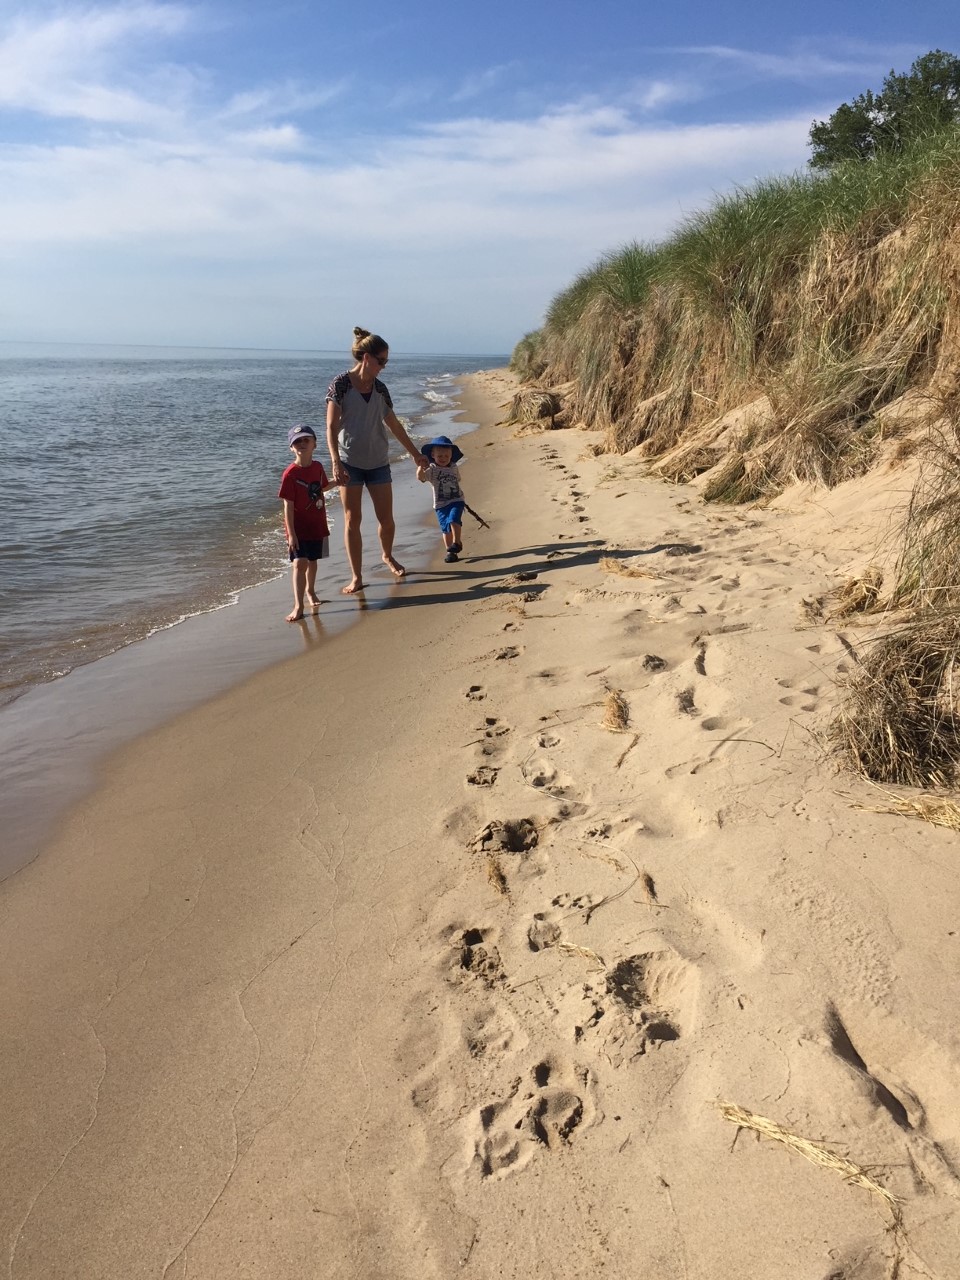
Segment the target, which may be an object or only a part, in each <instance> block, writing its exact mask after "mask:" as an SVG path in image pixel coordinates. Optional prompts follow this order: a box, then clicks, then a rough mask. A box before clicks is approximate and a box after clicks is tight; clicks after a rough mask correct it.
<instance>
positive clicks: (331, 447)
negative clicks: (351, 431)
mask: <svg viewBox="0 0 960 1280" xmlns="http://www.w3.org/2000/svg"><path fill="white" fill-rule="evenodd" d="M342 425H343V413H342V411H341V409H340V406H339V405H338V404H337V402H336V400H328V401H327V451H328V453H329V454H330V471H331V473H332V478H333V483H334V484H346V483H347V473H346V471H344V469H343V463H342V462H341V461H340V428H341V426H342Z"/></svg>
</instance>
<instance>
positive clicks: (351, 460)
mask: <svg viewBox="0 0 960 1280" xmlns="http://www.w3.org/2000/svg"><path fill="white" fill-rule="evenodd" d="M351 354H352V356H353V358H354V360H355V361H356V362H357V363H356V364H355V365H354V366H353V368H352V369H348V370H347V371H346V372H345V373H341V374H338V375H337V377H336V378H334V380H333V381H332V382H331V383H330V386H329V388H328V389H327V447H328V449H329V450H330V462H331V464H332V467H333V479H334V482H335V483H336V484H338V485H339V486H340V498H341V501H342V503H343V540H344V543H345V544H346V548H347V559H348V560H349V562H350V572H351V574H352V575H353V576H352V577H351V579H350V581H349V583H348V584H347V585H346V586H345V587H342V588H341V590H342V591H343V594H344V595H346V596H352V595H356V593H357V592H358V591H362V590H363V540H362V538H361V536H360V519H361V514H362V511H361V507H362V501H363V489H364V486H366V487H367V489H369V491H370V497H371V498H372V499H373V510H374V513H375V514H376V517H377V532H378V534H379V535H380V547H381V551H382V559H383V563H384V564H385V565H386V566H387V568H388V569H389V570H390V572H391V573H392V574H393V575H394V577H396V578H402V577H403V575H404V574H405V573H406V570H405V569H404V567H403V565H402V564H400V562H399V561H398V560H397V559H396V558H395V557H394V554H393V536H394V533H395V531H396V526H395V524H394V522H393V486H392V484H391V476H390V463H389V461H388V455H389V447H390V436H389V435H388V434H387V433H388V432H390V433H392V434H393V435H394V436H395V437H396V439H397V440H399V442H400V443H401V444H402V445H403V447H404V449H406V451H407V453H409V454H410V456H411V458H413V460H414V462H415V463H416V464H417V466H418V467H419V466H423V465H425V463H426V459H425V458H424V456H423V454H422V453H421V452H420V450H419V449H418V448H417V446H416V445H415V444H414V443H413V441H412V440H411V439H410V437H409V436H408V435H407V433H406V431H404V429H403V423H402V422H401V421H400V419H399V418H398V417H397V415H396V414H395V413H394V411H393V401H392V400H391V399H390V392H389V391H388V390H387V388H386V387H385V386H384V384H383V383H382V382H381V381H380V378H379V376H378V375H379V374H380V373H381V372H382V371H383V369H385V368H386V365H387V359H388V357H389V355H390V349H389V347H388V346H387V344H386V343H385V342H384V340H383V338H381V337H380V336H379V335H378V334H376V333H369V332H368V331H367V330H366V329H354V331H353V347H352V348H351Z"/></svg>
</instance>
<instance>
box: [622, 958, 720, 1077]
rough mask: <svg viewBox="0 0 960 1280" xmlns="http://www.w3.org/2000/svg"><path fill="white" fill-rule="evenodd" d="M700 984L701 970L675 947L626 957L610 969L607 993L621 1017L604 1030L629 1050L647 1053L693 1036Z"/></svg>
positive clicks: (639, 1054)
mask: <svg viewBox="0 0 960 1280" xmlns="http://www.w3.org/2000/svg"><path fill="white" fill-rule="evenodd" d="M698 988H699V975H698V973H697V970H696V969H695V968H694V966H693V965H692V964H690V963H689V962H688V961H686V960H684V959H683V957H682V956H680V955H678V954H677V952H676V951H674V950H673V948H669V949H665V950H658V951H645V952H642V953H641V954H639V955H632V956H627V957H626V958H625V959H623V960H620V961H618V962H617V963H616V964H615V965H614V966H613V967H612V968H611V969H609V970H608V971H607V976H606V994H607V996H608V997H610V999H611V1000H612V1002H613V1012H615V1013H616V1014H617V1017H616V1018H614V1019H613V1020H612V1021H610V1020H608V1021H607V1023H606V1024H605V1029H606V1031H607V1032H608V1034H609V1035H610V1037H611V1038H612V1039H613V1040H614V1042H617V1043H619V1044H620V1045H621V1046H622V1047H623V1048H624V1050H625V1051H627V1052H629V1053H632V1055H633V1056H637V1057H642V1056H643V1055H644V1054H646V1053H648V1052H649V1051H650V1050H651V1049H658V1048H660V1047H661V1046H662V1045H665V1044H671V1043H673V1042H674V1041H677V1040H679V1039H681V1037H683V1036H685V1035H687V1034H689V1032H690V1031H691V1030H692V1028H693V1025H694V1019H695V1012H696V1002H697V992H698ZM609 1011H610V1008H609V1006H608V1012H609Z"/></svg>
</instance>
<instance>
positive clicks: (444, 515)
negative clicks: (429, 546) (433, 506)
mask: <svg viewBox="0 0 960 1280" xmlns="http://www.w3.org/2000/svg"><path fill="white" fill-rule="evenodd" d="M465 505H466V504H465V503H463V502H448V503H447V505H446V506H445V507H437V522H438V523H439V525H440V528H441V530H442V531H443V532H444V533H447V532H448V530H449V529H450V526H451V525H454V524H463V508H464V506H465Z"/></svg>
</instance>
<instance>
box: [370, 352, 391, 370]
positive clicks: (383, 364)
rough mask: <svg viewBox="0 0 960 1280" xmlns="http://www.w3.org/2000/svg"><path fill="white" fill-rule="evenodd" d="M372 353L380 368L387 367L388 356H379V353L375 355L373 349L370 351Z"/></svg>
mask: <svg viewBox="0 0 960 1280" xmlns="http://www.w3.org/2000/svg"><path fill="white" fill-rule="evenodd" d="M370 354H371V355H372V356H373V358H374V360H376V362H377V364H378V365H379V366H380V368H381V369H385V368H386V367H387V357H386V356H377V355H374V354H373V352H372V351H371V352H370Z"/></svg>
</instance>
